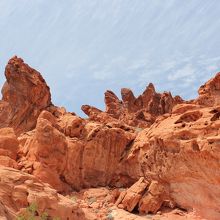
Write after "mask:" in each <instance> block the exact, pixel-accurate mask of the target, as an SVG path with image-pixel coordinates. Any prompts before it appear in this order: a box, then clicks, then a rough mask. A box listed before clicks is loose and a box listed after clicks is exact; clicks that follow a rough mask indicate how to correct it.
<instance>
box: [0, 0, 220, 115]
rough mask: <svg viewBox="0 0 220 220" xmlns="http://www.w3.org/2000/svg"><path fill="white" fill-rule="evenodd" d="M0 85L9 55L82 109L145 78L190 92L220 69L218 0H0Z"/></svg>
mask: <svg viewBox="0 0 220 220" xmlns="http://www.w3.org/2000/svg"><path fill="white" fill-rule="evenodd" d="M0 10H1V11H0V73H1V74H2V75H1V77H0V85H2V84H3V82H4V80H5V79H4V75H3V74H4V67H5V65H6V63H7V61H8V59H9V58H10V57H12V56H13V55H18V56H19V57H22V58H23V59H24V60H25V62H27V63H28V64H29V65H30V66H32V67H34V68H35V69H37V70H38V71H40V72H41V73H42V75H43V77H44V78H45V79H46V81H47V83H48V85H49V86H50V88H51V93H52V98H53V102H54V104H56V105H60V106H65V107H66V108H67V109H68V110H69V111H74V112H76V113H78V114H80V115H82V113H81V111H80V107H81V105H82V104H90V105H94V106H96V107H99V108H101V109H103V108H104V102H103V98H104V95H103V93H104V91H105V90H107V89H111V90H113V91H114V92H115V93H116V94H118V95H119V94H120V88H122V87H128V88H131V89H132V90H133V91H134V93H135V94H136V95H139V94H140V93H142V91H143V90H144V89H145V87H146V85H147V84H148V83H149V82H153V83H154V84H155V86H156V88H157V90H158V91H171V92H172V94H174V95H176V94H179V95H181V96H182V97H184V98H185V99H190V98H194V97H195V96H196V95H197V89H198V87H199V86H200V85H201V84H202V83H204V82H205V81H206V80H207V79H209V78H210V77H212V76H214V74H215V73H216V72H218V71H220V50H219V48H220V37H219V36H220V19H219V11H220V1H219V0H204V1H203V0H184V1H182V0H92V1H91V0H65V1H60V0H19V1H18V0H0Z"/></svg>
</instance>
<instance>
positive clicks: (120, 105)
mask: <svg viewBox="0 0 220 220" xmlns="http://www.w3.org/2000/svg"><path fill="white" fill-rule="evenodd" d="M121 97H122V101H120V100H119V98H118V97H117V96H116V95H115V94H114V93H113V92H112V91H109V90H108V91H106V92H105V105H106V111H105V112H102V111H101V110H99V109H97V108H95V107H91V106H88V105H87V106H82V110H83V111H84V113H85V114H86V115H88V116H89V118H90V119H91V120H95V121H99V122H106V121H114V120H115V119H117V120H119V121H120V122H122V123H125V124H127V125H130V126H134V127H139V128H145V127H149V126H150V125H151V124H153V123H154V121H155V119H156V118H157V116H160V115H163V114H165V113H171V112H172V109H173V107H174V106H175V105H176V104H178V103H182V102H183V100H182V99H181V98H180V97H179V96H176V97H174V98H173V97H172V95H171V93H170V92H164V93H162V94H160V93H157V92H156V91H155V88H154V86H153V84H152V83H150V84H149V85H148V86H147V88H146V90H145V91H144V92H143V94H142V95H140V96H139V97H138V98H135V96H134V94H133V92H132V91H131V90H130V89H127V88H123V89H121Z"/></svg>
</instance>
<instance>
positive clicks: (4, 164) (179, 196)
mask: <svg viewBox="0 0 220 220" xmlns="http://www.w3.org/2000/svg"><path fill="white" fill-rule="evenodd" d="M5 75H6V79H7V82H6V83H5V85H4V87H3V89H2V93H3V98H2V101H0V128H1V129H0V165H1V166H0V180H1V181H0V201H1V203H0V217H2V218H6V219H14V218H15V216H16V215H18V213H20V212H22V210H23V208H24V207H26V206H28V205H29V204H30V203H31V202H37V203H38V204H39V212H44V211H47V212H48V213H49V215H50V216H58V217H60V218H61V219H64V220H67V219H69V220H70V219H73V220H75V219H90V220H91V219H101V220H102V219H103V220H104V219H109V218H110V219H111V218H112V217H114V219H128V220H129V219H131V220H132V219H140V220H141V219H143V218H142V217H141V216H139V217H138V216H135V215H132V214H129V213H128V212H139V213H141V214H148V213H153V214H155V215H156V216H158V215H159V216H160V218H161V219H180V220H182V219H183V218H181V215H183V216H185V215H186V216H190V218H189V219H197V220H200V219H207V220H219V219H220V208H219V207H220V182H219V177H220V172H219V168H220V162H219V161H220V160H219V159H220V153H219V152H220V150H219V149H220V77H219V76H220V75H219V74H217V75H216V76H215V77H214V78H213V79H211V80H209V81H208V82H207V83H206V84H205V85H204V86H202V87H201V88H200V89H199V97H198V98H197V99H195V100H192V101H189V102H186V101H183V100H182V99H181V98H180V97H174V98H173V97H172V96H171V94H170V93H167V92H165V93H163V94H159V93H156V91H155V89H154V86H153V84H149V86H148V87H147V88H146V90H145V91H144V92H143V94H142V95H140V96H139V97H137V98H136V97H135V96H134V95H133V93H132V91H131V90H130V89H125V88H124V89H122V90H121V95H122V101H121V100H119V99H118V97H117V96H116V95H115V94H114V93H113V92H111V91H107V92H106V93H105V103H106V111H105V112H103V111H101V110H99V109H97V108H95V107H91V106H88V105H85V106H82V110H83V111H84V112H85V113H86V114H87V115H88V116H89V119H83V118H80V117H78V116H77V115H75V114H74V113H69V112H67V111H66V110H65V109H64V108H59V107H55V106H53V104H52V103H51V99H50V92H49V88H48V87H47V85H46V83H45V81H44V80H43V78H42V76H41V75H40V74H39V73H38V72H37V71H36V70H33V69H32V68H30V67H29V66H28V65H27V64H24V62H23V61H22V60H21V59H19V58H17V57H14V58H12V59H11V60H10V61H9V63H8V65H7V66H6V70H5ZM137 127H138V128H137ZM91 187H93V188H95V189H88V188H91ZM100 187H102V188H100ZM103 187H106V188H103ZM107 187H108V188H107ZM109 187H110V188H109ZM80 190H82V191H80ZM84 190H87V191H84ZM78 191H80V192H79V193H78ZM59 193H62V194H63V195H66V194H68V195H69V196H67V197H64V196H61V195H60V194H59ZM82 193H84V194H83V196H82ZM72 194H74V195H75V196H76V198H75V197H74V199H73V198H72V197H71V195H72ZM70 199H71V200H70ZM108 209H111V211H108ZM123 209H124V210H125V211H123ZM177 209H181V210H182V211H181V210H177ZM91 210H92V211H91ZM167 213H168V214H167ZM169 213H170V215H169ZM175 213H176V214H175Z"/></svg>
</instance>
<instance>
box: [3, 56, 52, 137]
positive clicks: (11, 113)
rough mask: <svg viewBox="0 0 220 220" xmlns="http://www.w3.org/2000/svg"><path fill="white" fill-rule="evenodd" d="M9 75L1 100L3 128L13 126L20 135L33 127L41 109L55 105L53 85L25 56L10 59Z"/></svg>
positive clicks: (6, 74)
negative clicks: (52, 95) (51, 92)
mask: <svg viewBox="0 0 220 220" xmlns="http://www.w3.org/2000/svg"><path fill="white" fill-rule="evenodd" d="M5 76H6V79H7V81H6V82H5V84H4V86H3V88H2V101H0V127H1V128H2V127H12V128H14V130H15V132H16V133H17V134H20V133H21V132H23V131H28V130H31V129H33V128H34V127H35V125H36V120H37V118H38V116H39V114H40V112H41V110H42V109H44V108H46V107H48V106H49V105H50V104H51V96H50V90H49V87H48V86H47V85H46V82H45V81H44V79H43V78H42V76H41V75H40V73H39V72H37V71H36V70H34V69H32V68H31V67H29V66H28V65H27V64H25V63H24V62H23V60H22V59H21V58H17V57H13V58H12V59H10V60H9V62H8V64H7V66H6V68H5Z"/></svg>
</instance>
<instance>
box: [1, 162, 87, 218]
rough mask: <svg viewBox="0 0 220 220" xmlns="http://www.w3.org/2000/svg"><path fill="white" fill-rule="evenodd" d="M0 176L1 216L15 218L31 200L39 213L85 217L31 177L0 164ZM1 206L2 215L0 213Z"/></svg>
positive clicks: (73, 206)
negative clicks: (3, 212)
mask: <svg viewBox="0 0 220 220" xmlns="http://www.w3.org/2000/svg"><path fill="white" fill-rule="evenodd" d="M0 177H1V181H0V198H1V203H0V217H1V215H2V216H3V217H5V218H6V219H7V220H10V219H15V216H16V215H17V214H19V213H22V209H24V208H26V207H27V206H28V205H30V204H32V203H34V204H36V205H37V207H38V209H37V211H38V213H37V214H39V215H40V214H42V213H43V212H46V213H47V214H48V215H49V216H51V217H59V218H60V217H61V218H62V219H64V220H68V219H69V220H78V219H82V220H86V218H85V217H84V213H83V211H82V210H80V209H79V207H78V206H77V204H74V203H73V202H71V200H69V199H67V198H65V197H64V196H61V195H59V194H58V193H57V192H56V191H55V190H54V189H52V188H51V187H50V186H49V185H48V184H45V183H43V182H41V181H39V180H37V179H36V178H35V177H34V176H32V175H28V174H26V173H23V172H21V171H18V170H14V169H12V168H6V167H2V166H0ZM2 209H3V210H4V211H5V214H2ZM1 219H3V218H1Z"/></svg>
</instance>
